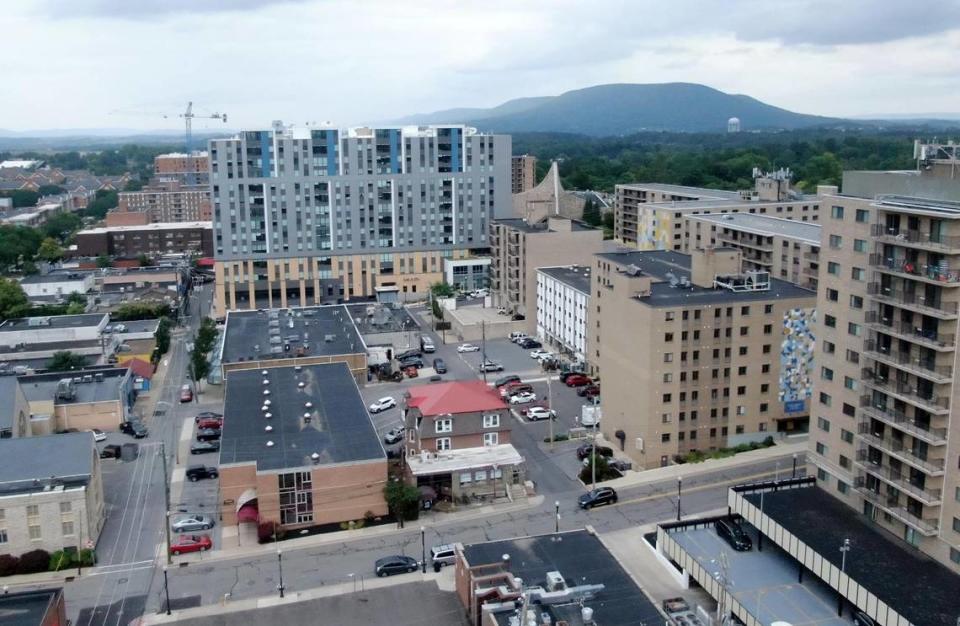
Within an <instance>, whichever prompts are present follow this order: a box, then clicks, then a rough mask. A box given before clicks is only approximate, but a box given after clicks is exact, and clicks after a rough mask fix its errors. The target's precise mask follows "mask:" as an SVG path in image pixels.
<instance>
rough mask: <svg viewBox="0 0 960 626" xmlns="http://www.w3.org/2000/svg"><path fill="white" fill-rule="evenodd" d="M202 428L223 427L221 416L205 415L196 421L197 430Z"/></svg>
mask: <svg viewBox="0 0 960 626" xmlns="http://www.w3.org/2000/svg"><path fill="white" fill-rule="evenodd" d="M204 428H216V429H218V430H219V429H221V428H223V418H221V417H205V418H203V419H202V420H200V421H199V422H197V430H203V429H204Z"/></svg>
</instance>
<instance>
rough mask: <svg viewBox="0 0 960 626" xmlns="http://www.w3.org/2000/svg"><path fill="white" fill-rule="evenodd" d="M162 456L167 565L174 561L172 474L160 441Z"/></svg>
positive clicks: (163, 445) (164, 445) (162, 443)
mask: <svg viewBox="0 0 960 626" xmlns="http://www.w3.org/2000/svg"><path fill="white" fill-rule="evenodd" d="M160 456H161V457H162V458H163V495H164V502H165V503H166V507H165V509H164V511H163V528H164V530H165V531H166V534H167V565H170V564H171V563H173V559H172V558H170V475H169V474H167V446H166V444H165V443H164V442H162V441H161V442H160Z"/></svg>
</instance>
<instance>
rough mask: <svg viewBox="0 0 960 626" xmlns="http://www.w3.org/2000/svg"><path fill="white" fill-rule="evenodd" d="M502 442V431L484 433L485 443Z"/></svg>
mask: <svg viewBox="0 0 960 626" xmlns="http://www.w3.org/2000/svg"><path fill="white" fill-rule="evenodd" d="M498 443H500V433H483V445H485V446H495V445H497V444H498Z"/></svg>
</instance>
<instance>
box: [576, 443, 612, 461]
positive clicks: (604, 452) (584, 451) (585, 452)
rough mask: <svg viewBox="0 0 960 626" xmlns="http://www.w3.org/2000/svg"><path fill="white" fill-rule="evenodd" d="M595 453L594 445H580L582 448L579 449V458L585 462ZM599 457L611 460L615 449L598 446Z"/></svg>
mask: <svg viewBox="0 0 960 626" xmlns="http://www.w3.org/2000/svg"><path fill="white" fill-rule="evenodd" d="M592 451H593V444H592V443H583V444H580V447H579V448H577V458H578V459H580V460H583V459H585V458H587V457H589V456H590V453H591V452H592ZM597 456H604V457H607V458H610V457H612V456H613V449H612V448H608V447H607V446H597Z"/></svg>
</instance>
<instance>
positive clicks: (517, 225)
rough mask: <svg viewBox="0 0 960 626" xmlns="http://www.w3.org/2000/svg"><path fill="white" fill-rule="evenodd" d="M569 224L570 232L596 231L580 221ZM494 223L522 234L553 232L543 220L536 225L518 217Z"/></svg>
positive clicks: (572, 221)
mask: <svg viewBox="0 0 960 626" xmlns="http://www.w3.org/2000/svg"><path fill="white" fill-rule="evenodd" d="M549 217H553V216H549ZM558 219H568V218H565V217H559V216H558ZM570 222H571V225H570V226H571V230H574V231H580V230H596V229H595V228H593V227H592V226H590V225H588V224H584V223H583V222H580V221H578V220H570ZM494 223H495V224H502V225H504V226H507V227H509V228H513V229H515V230H519V231H521V232H524V233H546V232H553V231H551V230H550V224H549V222H548V221H547V220H544V221H542V222H537V223H536V224H530V223H529V222H527V221H526V220H524V219H521V218H519V217H509V218H504V219H498V220H494Z"/></svg>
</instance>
